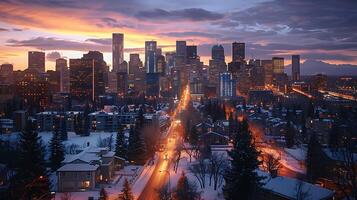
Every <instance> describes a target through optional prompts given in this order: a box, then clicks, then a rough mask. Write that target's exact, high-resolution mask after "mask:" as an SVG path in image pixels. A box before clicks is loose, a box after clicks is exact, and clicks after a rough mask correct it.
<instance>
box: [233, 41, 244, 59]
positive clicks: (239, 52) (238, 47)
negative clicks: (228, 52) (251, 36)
mask: <svg viewBox="0 0 357 200" xmlns="http://www.w3.org/2000/svg"><path fill="white" fill-rule="evenodd" d="M244 59H245V43H241V42H233V43H232V61H233V62H242V61H243V60H244Z"/></svg>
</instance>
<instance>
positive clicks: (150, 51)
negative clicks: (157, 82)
mask: <svg viewBox="0 0 357 200" xmlns="http://www.w3.org/2000/svg"><path fill="white" fill-rule="evenodd" d="M156 48H157V43H156V41H146V42H145V68H146V73H156V71H157V70H156V53H157V52H156V51H157V49H156Z"/></svg>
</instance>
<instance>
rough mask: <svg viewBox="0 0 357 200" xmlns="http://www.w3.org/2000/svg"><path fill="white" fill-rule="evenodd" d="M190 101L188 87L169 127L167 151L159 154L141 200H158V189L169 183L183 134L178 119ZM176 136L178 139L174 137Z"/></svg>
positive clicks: (140, 197)
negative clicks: (173, 161) (176, 151)
mask: <svg viewBox="0 0 357 200" xmlns="http://www.w3.org/2000/svg"><path fill="white" fill-rule="evenodd" d="M189 100H190V92H189V88H188V87H186V88H185V90H184V92H183V93H182V97H181V99H180V102H179V104H178V106H177V108H176V110H175V111H174V112H173V114H172V116H171V119H172V123H171V125H170V127H169V132H168V136H167V138H168V141H167V144H166V148H165V149H166V150H165V151H164V152H158V154H159V160H158V162H157V164H156V167H155V169H154V172H153V173H152V175H151V177H150V179H149V181H148V182H147V184H146V186H145V188H144V189H143V191H142V193H141V194H140V196H139V197H138V199H139V200H145V199H150V200H155V199H158V193H157V189H159V188H161V187H162V186H163V185H165V184H166V183H168V181H169V176H170V174H169V172H168V171H169V168H170V165H171V164H172V158H173V157H174V156H173V155H174V153H175V149H176V146H177V144H178V142H177V141H179V140H180V138H181V133H182V127H181V124H180V123H179V121H178V120H177V117H178V115H179V113H180V112H181V110H182V109H185V108H186V107H187V105H188V102H189ZM174 135H176V137H174Z"/></svg>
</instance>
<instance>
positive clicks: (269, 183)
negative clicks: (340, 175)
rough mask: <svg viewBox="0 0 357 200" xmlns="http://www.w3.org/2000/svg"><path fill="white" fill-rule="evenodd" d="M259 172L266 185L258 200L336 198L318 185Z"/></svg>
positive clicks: (332, 193) (329, 191)
mask: <svg viewBox="0 0 357 200" xmlns="http://www.w3.org/2000/svg"><path fill="white" fill-rule="evenodd" d="M257 172H258V175H259V176H261V177H263V180H262V182H263V183H264V185H263V186H262V188H263V190H262V191H260V192H259V193H257V194H258V197H257V198H256V199H257V200H296V199H314V200H333V199H334V196H335V192H334V191H332V190H329V189H326V188H323V187H320V186H318V185H314V184H311V183H308V182H304V181H301V180H298V179H293V178H289V177H284V176H275V177H272V176H271V175H270V174H269V173H266V172H263V171H260V170H258V171H257Z"/></svg>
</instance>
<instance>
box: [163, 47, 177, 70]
mask: <svg viewBox="0 0 357 200" xmlns="http://www.w3.org/2000/svg"><path fill="white" fill-rule="evenodd" d="M175 56H176V53H175V52H166V54H165V58H166V70H165V72H166V75H170V74H171V69H172V68H173V67H174V66H175Z"/></svg>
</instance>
